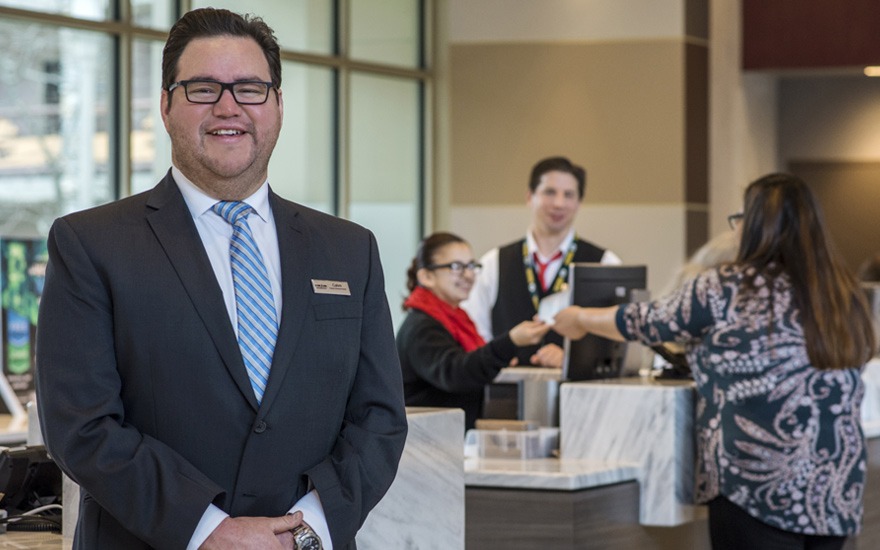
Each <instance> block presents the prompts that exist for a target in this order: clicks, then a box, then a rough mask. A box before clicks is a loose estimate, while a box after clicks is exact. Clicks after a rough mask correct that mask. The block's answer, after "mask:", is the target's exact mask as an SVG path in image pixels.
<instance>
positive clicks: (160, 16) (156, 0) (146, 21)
mask: <svg viewBox="0 0 880 550" xmlns="http://www.w3.org/2000/svg"><path fill="white" fill-rule="evenodd" d="M176 3H177V2H173V1H172V0H161V1H160V0H131V21H132V23H134V24H135V25H137V26H139V27H148V28H152V29H159V30H168V29H170V28H171V25H173V24H174V21H176V20H177V11H176V10H175V9H174V5H175V4H176Z"/></svg>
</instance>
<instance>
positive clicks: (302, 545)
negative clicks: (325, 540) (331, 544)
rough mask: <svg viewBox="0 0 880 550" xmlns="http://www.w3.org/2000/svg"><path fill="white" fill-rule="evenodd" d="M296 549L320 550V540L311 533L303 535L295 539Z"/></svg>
mask: <svg viewBox="0 0 880 550" xmlns="http://www.w3.org/2000/svg"><path fill="white" fill-rule="evenodd" d="M296 542H297V545H296V547H297V548H298V549H299V550H321V539H319V538H318V537H317V535H315V534H313V533H304V534H302V535H300V536H299V537H297V539H296Z"/></svg>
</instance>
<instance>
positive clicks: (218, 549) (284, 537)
mask: <svg viewBox="0 0 880 550" xmlns="http://www.w3.org/2000/svg"><path fill="white" fill-rule="evenodd" d="M302 522H303V520H302V513H301V512H296V513H294V514H287V515H284V516H278V517H271V518H267V517H237V518H233V517H228V518H226V519H224V520H223V521H222V522H220V525H218V526H217V528H216V529H214V532H213V533H211V535H210V536H209V537H208V538H207V539H206V540H205V542H204V544H202V545H201V546H200V547H199V549H200V550H227V549H230V550H231V549H235V550H251V549H252V550H281V549H284V550H292V549H293V548H294V541H293V532H292V531H293V529H296V528H297V527H299V525H300V524H302Z"/></svg>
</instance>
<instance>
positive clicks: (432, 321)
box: [397, 233, 550, 429]
mask: <svg viewBox="0 0 880 550" xmlns="http://www.w3.org/2000/svg"><path fill="white" fill-rule="evenodd" d="M479 269H480V264H478V263H476V261H474V255H473V252H472V251H471V247H470V245H468V243H467V242H465V240H464V239H462V238H461V237H458V236H457V235H453V234H452V233H434V234H433V235H430V236H428V237H426V238H425V239H424V240H423V241H422V243H421V245H420V246H419V250H418V252H417V253H416V257H415V258H413V261H412V265H411V266H410V268H409V270H408V271H407V287H408V288H409V290H410V295H409V297H408V298H407V299H406V300H405V301H404V303H403V309H404V310H407V311H409V313H408V314H407V317H406V319H405V320H404V322H403V325H401V327H400V330H398V332H397V353H398V354H399V355H400V363H401V367H402V369H403V388H404V394H405V396H406V404H407V405H409V406H417V407H457V408H460V409H464V412H465V429H469V428H473V427H474V423H475V422H476V419H477V416H478V415H479V414H480V409H481V408H482V404H483V386H485V385H486V384H488V383H489V382H491V381H492V380H493V379H494V378H495V376H496V375H497V374H498V371H500V370H501V369H502V368H504V367H506V366H508V365H510V363H511V360H512V359H513V358H514V357H516V352H517V348H518V347H519V346H528V345H533V344H537V343H539V342H540V341H541V338H543V336H544V334H545V333H546V332H547V331H548V330H549V329H550V326H549V325H547V324H546V323H543V322H540V321H523V322H522V323H520V324H518V325H516V326H515V327H513V328H512V329H511V330H510V332H508V333H507V334H504V335H501V336H498V337H497V338H495V339H494V340H492V341H491V342H489V343H486V342H484V341H483V339H482V338H481V337H480V335H479V334H478V333H477V329H476V327H475V326H474V323H473V321H471V319H470V317H468V314H467V313H465V311H464V310H463V309H461V308H459V307H458V306H459V304H460V303H461V302H463V301H464V300H465V298H467V297H468V294H469V293H470V291H471V287H472V286H473V284H474V277H475V275H476V273H477V271H478V270H479Z"/></svg>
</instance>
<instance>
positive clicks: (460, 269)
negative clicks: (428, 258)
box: [425, 261, 483, 275]
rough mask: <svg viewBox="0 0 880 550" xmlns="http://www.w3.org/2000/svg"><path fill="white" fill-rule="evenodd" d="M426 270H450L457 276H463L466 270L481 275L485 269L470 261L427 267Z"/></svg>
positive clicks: (481, 265)
mask: <svg viewBox="0 0 880 550" xmlns="http://www.w3.org/2000/svg"><path fill="white" fill-rule="evenodd" d="M425 269H428V270H431V271H434V270H435V269H448V270H449V271H451V272H453V273H455V274H456V275H461V274H462V273H464V270H465V269H469V270H471V271H473V272H474V273H479V272H480V270H481V269H483V264H478V263H477V262H474V261H470V262H468V263H464V262H449V263H448V264H431V265H426V266H425Z"/></svg>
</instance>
